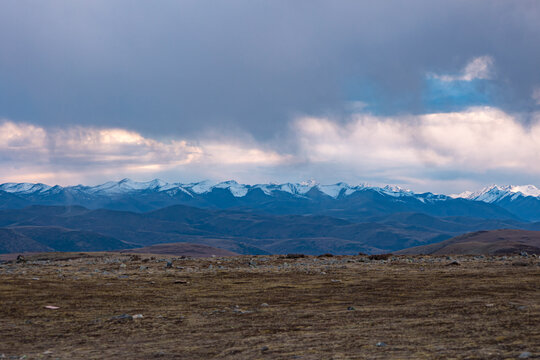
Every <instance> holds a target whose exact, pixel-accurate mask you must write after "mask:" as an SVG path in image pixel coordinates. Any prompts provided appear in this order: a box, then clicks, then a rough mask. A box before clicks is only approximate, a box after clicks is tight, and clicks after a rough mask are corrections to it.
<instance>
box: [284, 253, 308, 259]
mask: <svg viewBox="0 0 540 360" xmlns="http://www.w3.org/2000/svg"><path fill="white" fill-rule="evenodd" d="M285 257H286V258H287V259H300V258H305V257H306V255H304V254H287V256H285Z"/></svg>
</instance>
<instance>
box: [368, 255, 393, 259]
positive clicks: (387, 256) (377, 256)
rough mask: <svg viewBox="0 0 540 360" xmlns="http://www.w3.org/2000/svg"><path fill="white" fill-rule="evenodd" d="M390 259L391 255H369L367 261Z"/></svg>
mask: <svg viewBox="0 0 540 360" xmlns="http://www.w3.org/2000/svg"><path fill="white" fill-rule="evenodd" d="M390 257H392V254H375V255H369V256H368V259H369V260H388V259H389V258H390Z"/></svg>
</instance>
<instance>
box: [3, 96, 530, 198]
mask: <svg viewBox="0 0 540 360" xmlns="http://www.w3.org/2000/svg"><path fill="white" fill-rule="evenodd" d="M290 130H291V131H290V137H289V138H288V139H284V140H283V141H282V142H272V143H260V142H259V143H258V142H256V141H254V140H249V138H247V137H246V138H245V139H244V140H243V141H231V140H230V139H229V140H219V139H217V138H207V139H204V138H198V139H174V140H168V141H159V140H156V139H152V138H147V137H144V136H142V135H141V134H139V133H137V132H133V131H127V130H123V129H99V128H83V127H74V128H69V129H67V130H59V129H46V128H43V127H38V126H35V125H29V124H22V123H15V122H12V121H4V122H2V123H0V155H1V156H0V159H1V160H0V166H1V167H2V168H3V169H9V171H6V172H4V173H3V176H2V177H1V178H0V181H9V180H13V181H15V180H16V181H21V180H28V181H45V182H49V183H61V184H67V183H73V182H84V181H85V180H87V179H89V178H90V179H93V180H94V181H105V180H109V179H111V178H121V177H125V176H133V177H135V178H137V179H149V178H151V177H156V176H161V177H165V178H166V179H167V180H171V181H186V180H200V179H202V178H212V179H216V180H226V179H230V178H235V179H236V180H238V181H242V182H258V181H259V182H267V181H271V180H277V181H287V180H302V177H305V176H306V174H308V176H310V177H312V176H315V177H316V178H317V180H320V181H323V182H337V181H341V180H345V181H349V182H353V183H354V182H363V181H370V182H374V183H379V184H382V183H397V184H400V185H404V186H409V187H412V188H414V189H416V190H426V191H427V190H432V191H436V190H439V191H459V190H463V186H465V185H466V184H471V186H473V185H475V186H479V185H482V184H483V183H485V182H486V181H487V182H489V180H487V179H491V178H493V177H494V174H496V176H497V177H498V178H500V179H507V180H508V179H520V180H521V179H523V180H525V179H526V180H531V179H532V180H534V179H535V178H538V177H539V176H540V168H539V167H537V166H536V165H535V164H536V163H537V161H538V159H539V158H540V115H538V114H537V115H535V117H534V118H533V119H532V120H531V121H530V123H529V125H523V123H522V122H521V121H519V119H517V118H516V117H515V116H512V115H510V114H508V113H506V112H504V111H502V110H500V109H497V108H492V107H478V108H470V109H467V110H466V111H462V112H452V113H433V114H425V115H418V116H397V117H380V116H374V115H370V114H364V113H357V114H354V115H352V116H351V117H350V118H349V120H348V121H346V122H343V121H336V120H333V119H332V118H324V117H300V118H297V119H296V120H295V121H294V123H293V125H292V126H291V129H290ZM285 142H288V143H290V144H291V143H292V144H293V146H290V145H289V147H288V148H289V149H292V150H291V151H285V150H284V149H285V148H286V147H284V146H283V144H284V143H285Z"/></svg>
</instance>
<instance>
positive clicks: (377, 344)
mask: <svg viewBox="0 0 540 360" xmlns="http://www.w3.org/2000/svg"><path fill="white" fill-rule="evenodd" d="M375 346H376V347H385V346H386V343H385V342H382V341H379V342H378V343H376V344H375Z"/></svg>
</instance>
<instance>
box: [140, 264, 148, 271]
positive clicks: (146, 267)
mask: <svg viewBox="0 0 540 360" xmlns="http://www.w3.org/2000/svg"><path fill="white" fill-rule="evenodd" d="M139 270H141V271H142V270H148V266H144V265H141V266H139Z"/></svg>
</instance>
